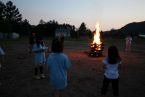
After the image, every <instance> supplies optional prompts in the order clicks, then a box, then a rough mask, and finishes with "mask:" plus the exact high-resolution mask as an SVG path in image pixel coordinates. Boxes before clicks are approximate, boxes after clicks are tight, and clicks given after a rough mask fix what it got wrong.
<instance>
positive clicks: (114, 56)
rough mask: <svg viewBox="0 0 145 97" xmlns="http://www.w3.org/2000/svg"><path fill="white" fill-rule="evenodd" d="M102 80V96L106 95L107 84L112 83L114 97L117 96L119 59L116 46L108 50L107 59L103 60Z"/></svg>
mask: <svg viewBox="0 0 145 97" xmlns="http://www.w3.org/2000/svg"><path fill="white" fill-rule="evenodd" d="M103 63H104V65H103V67H104V80H103V87H102V95H106V93H107V90H108V86H109V83H112V89H113V94H114V96H119V85H118V84H119V68H120V64H121V58H120V55H119V52H118V49H117V47H116V46H113V45H112V46H110V47H109V48H108V57H106V58H105V59H104V60H103Z"/></svg>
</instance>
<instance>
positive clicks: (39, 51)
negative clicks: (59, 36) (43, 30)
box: [32, 37, 47, 79]
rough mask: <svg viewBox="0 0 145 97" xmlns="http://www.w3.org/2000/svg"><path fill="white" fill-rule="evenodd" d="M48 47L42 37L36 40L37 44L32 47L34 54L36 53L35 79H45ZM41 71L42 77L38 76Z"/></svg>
mask: <svg viewBox="0 0 145 97" xmlns="http://www.w3.org/2000/svg"><path fill="white" fill-rule="evenodd" d="M46 50H47V47H46V46H45V44H44V41H43V39H42V38H41V37H37V38H36V43H35V44H34V45H33V47H32V52H34V57H35V79H40V78H45V75H44V73H43V65H44V64H45V62H46V58H45V51H46ZM38 70H40V76H39V74H38Z"/></svg>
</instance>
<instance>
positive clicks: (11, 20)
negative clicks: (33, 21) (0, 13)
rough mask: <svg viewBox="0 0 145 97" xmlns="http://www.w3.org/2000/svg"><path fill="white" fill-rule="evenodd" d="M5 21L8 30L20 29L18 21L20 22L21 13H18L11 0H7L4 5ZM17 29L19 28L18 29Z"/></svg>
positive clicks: (15, 30)
mask: <svg viewBox="0 0 145 97" xmlns="http://www.w3.org/2000/svg"><path fill="white" fill-rule="evenodd" d="M4 16H5V21H6V22H7V23H8V24H9V25H7V27H8V28H9V32H17V33H19V32H20V31H19V30H20V28H21V27H20V23H21V22H22V15H21V14H20V12H19V10H18V8H16V6H15V5H13V2H12V1H8V2H7V3H6V5H5V13H4ZM18 29H19V30H18Z"/></svg>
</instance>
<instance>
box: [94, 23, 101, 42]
mask: <svg viewBox="0 0 145 97" xmlns="http://www.w3.org/2000/svg"><path fill="white" fill-rule="evenodd" d="M95 43H96V44H101V43H102V42H101V40H100V27H99V23H97V24H96V31H95V33H94V40H93V44H95Z"/></svg>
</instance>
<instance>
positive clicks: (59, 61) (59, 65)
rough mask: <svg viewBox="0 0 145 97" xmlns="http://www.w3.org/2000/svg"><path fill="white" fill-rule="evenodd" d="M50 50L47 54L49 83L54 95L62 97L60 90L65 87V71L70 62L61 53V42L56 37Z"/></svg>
mask: <svg viewBox="0 0 145 97" xmlns="http://www.w3.org/2000/svg"><path fill="white" fill-rule="evenodd" d="M51 52H52V53H50V54H49V56H48V60H47V63H48V69H49V77H50V78H49V79H50V84H51V86H52V87H53V89H54V91H53V92H54V95H53V96H54V97H62V92H63V91H64V89H65V88H66V87H67V72H68V69H69V68H70V66H71V63H70V61H69V59H68V57H67V55H65V54H64V53H63V42H62V40H60V39H58V38H56V39H54V40H53V41H52V47H51Z"/></svg>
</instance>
